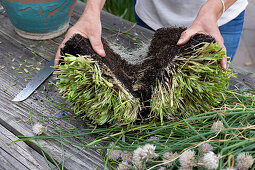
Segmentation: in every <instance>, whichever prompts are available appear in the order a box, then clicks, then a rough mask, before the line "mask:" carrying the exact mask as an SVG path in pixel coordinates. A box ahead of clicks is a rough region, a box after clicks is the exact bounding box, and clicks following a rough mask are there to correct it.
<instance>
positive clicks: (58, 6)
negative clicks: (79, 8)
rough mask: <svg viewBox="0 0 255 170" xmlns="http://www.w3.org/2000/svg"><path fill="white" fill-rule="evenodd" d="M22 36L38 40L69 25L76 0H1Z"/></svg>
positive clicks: (57, 32) (52, 34) (59, 31)
mask: <svg viewBox="0 0 255 170" xmlns="http://www.w3.org/2000/svg"><path fill="white" fill-rule="evenodd" d="M0 2H1V4H2V5H3V7H4V8H5V10H6V13H7V15H8V17H9V19H10V20H11V23H12V24H13V26H14V28H15V31H16V32H17V33H18V34H19V35H20V36H22V37H25V38H29V39H36V40H43V39H50V38H54V37H57V36H59V35H61V34H62V33H64V32H65V31H66V30H67V29H68V27H69V21H70V17H71V14H72V11H73V8H74V5H75V2H76V0H37V1H34V0H0Z"/></svg>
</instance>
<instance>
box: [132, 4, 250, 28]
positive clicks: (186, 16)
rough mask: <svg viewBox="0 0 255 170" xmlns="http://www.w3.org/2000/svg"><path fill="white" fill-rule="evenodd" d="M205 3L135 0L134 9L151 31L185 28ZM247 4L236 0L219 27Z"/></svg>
mask: <svg viewBox="0 0 255 170" xmlns="http://www.w3.org/2000/svg"><path fill="white" fill-rule="evenodd" d="M218 1H220V0H218ZM205 2H206V0H137V2H136V6H135V9H136V13H137V15H138V16H139V17H140V18H141V19H142V20H143V21H144V22H145V23H146V24H147V25H149V26H150V27H151V28H153V29H158V28H160V27H167V26H186V27H187V26H189V25H190V24H191V23H192V22H193V21H194V19H195V17H196V15H197V13H198V11H199V9H200V7H201V6H202V5H203V4H204V3H205ZM247 4H248V1H247V0H237V1H236V2H235V3H234V4H233V5H232V6H231V7H230V8H229V9H228V10H227V11H225V13H224V14H223V15H222V16H221V18H220V19H219V20H218V24H219V26H220V25H223V24H225V23H227V22H229V21H230V20H232V19H234V18H235V17H237V16H238V15H239V14H240V13H241V12H242V11H243V10H244V9H245V8H246V6H247Z"/></svg>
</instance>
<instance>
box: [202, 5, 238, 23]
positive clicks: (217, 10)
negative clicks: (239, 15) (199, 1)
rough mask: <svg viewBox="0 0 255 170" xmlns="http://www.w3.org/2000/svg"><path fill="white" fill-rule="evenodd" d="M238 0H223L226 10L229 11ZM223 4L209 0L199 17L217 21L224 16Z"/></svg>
mask: <svg viewBox="0 0 255 170" xmlns="http://www.w3.org/2000/svg"><path fill="white" fill-rule="evenodd" d="M236 1H237V0H223V2H224V5H225V10H227V9H228V8H229V7H230V6H231V5H233V4H234V3H235V2H236ZM223 9H224V7H223V4H222V2H221V0H207V2H206V3H205V4H204V5H203V6H202V7H201V9H200V11H199V13H198V17H203V16H206V17H209V18H211V19H213V20H215V21H217V20H218V19H219V18H220V17H221V15H222V14H223Z"/></svg>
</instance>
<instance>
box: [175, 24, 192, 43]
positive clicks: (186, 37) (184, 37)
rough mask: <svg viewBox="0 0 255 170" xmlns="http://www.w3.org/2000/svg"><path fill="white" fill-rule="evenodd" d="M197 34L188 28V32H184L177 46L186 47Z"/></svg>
mask: <svg viewBox="0 0 255 170" xmlns="http://www.w3.org/2000/svg"><path fill="white" fill-rule="evenodd" d="M195 34H196V32H195V31H194V30H193V29H190V28H188V29H187V30H185V31H183V32H182V34H181V37H180V39H179V41H178V42H177V45H184V44H185V43H187V42H188V41H189V40H190V38H191V37H192V36H194V35H195Z"/></svg>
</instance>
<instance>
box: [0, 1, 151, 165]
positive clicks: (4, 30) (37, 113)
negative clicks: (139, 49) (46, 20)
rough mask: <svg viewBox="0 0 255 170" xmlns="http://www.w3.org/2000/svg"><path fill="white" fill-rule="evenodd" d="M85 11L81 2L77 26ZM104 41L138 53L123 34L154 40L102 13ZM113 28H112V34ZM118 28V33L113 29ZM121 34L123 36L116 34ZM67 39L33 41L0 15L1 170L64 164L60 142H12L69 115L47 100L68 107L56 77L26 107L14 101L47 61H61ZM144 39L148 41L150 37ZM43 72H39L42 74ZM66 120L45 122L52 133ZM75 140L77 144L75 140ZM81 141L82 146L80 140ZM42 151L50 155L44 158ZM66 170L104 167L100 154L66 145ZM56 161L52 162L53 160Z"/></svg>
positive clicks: (71, 123) (75, 16)
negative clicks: (59, 54)
mask: <svg viewBox="0 0 255 170" xmlns="http://www.w3.org/2000/svg"><path fill="white" fill-rule="evenodd" d="M83 8H84V3H81V2H77V4H76V7H75V10H74V13H73V16H72V18H71V25H73V24H74V23H75V22H76V21H77V19H78V18H79V16H80V15H81V13H82V11H83ZM102 26H103V27H104V28H105V29H103V37H105V38H107V39H108V40H110V41H111V42H116V43H118V44H121V45H123V46H125V47H131V48H135V47H136V45H134V41H133V40H131V39H129V38H128V37H127V36H124V35H125V34H123V33H121V31H124V32H125V31H128V32H130V33H132V34H140V33H141V32H143V35H144V36H143V37H147V38H151V36H152V32H151V31H148V30H146V29H144V28H142V27H139V26H135V25H134V24H133V23H130V22H127V21H124V20H122V19H120V18H118V17H115V16H113V15H111V14H109V13H106V12H102ZM109 28H110V29H109ZM111 29H115V31H113V30H111ZM116 30H119V31H116ZM62 40H63V36H61V37H58V38H55V39H53V40H47V41H33V40H28V39H24V38H22V37H20V36H18V35H17V34H16V33H15V32H14V27H13V26H12V24H11V23H10V20H9V19H8V17H7V16H6V14H1V15H0V82H1V83H0V98H1V99H0V169H1V170H3V169H8V170H10V169H22V170H24V169H33V170H34V169H49V168H50V166H52V167H54V165H53V164H51V163H50V166H49V165H48V163H47V161H46V159H45V158H44V156H43V154H45V155H46V156H47V157H48V160H51V162H52V161H53V159H54V161H56V162H57V163H61V162H62V160H63V155H62V147H61V143H60V142H59V141H55V140H39V141H34V142H35V143H37V144H35V143H34V142H30V141H26V142H16V143H12V144H11V145H8V143H10V142H12V141H14V140H17V139H19V138H22V136H34V134H33V132H32V125H31V122H32V123H33V124H34V123H36V122H37V121H40V120H44V119H46V118H49V116H54V117H58V116H59V117H60V115H61V114H68V113H66V112H65V111H63V110H61V109H59V108H57V107H55V106H53V105H52V104H50V103H49V102H47V101H46V100H45V99H47V100H49V101H54V102H57V103H62V102H64V101H63V99H62V98H61V96H60V94H58V92H57V90H56V88H55V87H54V86H52V85H49V82H50V81H53V82H54V76H51V77H50V78H49V79H48V80H47V81H46V82H44V83H43V84H42V85H41V86H40V88H39V89H37V91H36V92H34V93H33V94H32V95H31V96H30V97H29V98H28V99H26V100H25V101H23V102H12V101H11V100H12V99H13V98H14V97H15V96H16V95H17V94H18V93H19V92H20V90H21V89H22V88H24V87H25V86H26V84H27V82H28V81H29V79H31V78H33V77H34V76H35V75H36V73H37V72H38V68H42V67H43V66H44V65H45V63H46V62H48V61H49V60H50V59H51V58H52V57H54V56H55V53H56V49H57V47H58V45H59V43H60V42H61V41H62ZM143 40H146V38H144V39H143ZM36 68H37V69H36ZM60 121H61V120H52V121H46V122H42V123H43V124H44V125H45V126H47V128H48V129H55V127H56V126H59V124H60ZM62 126H63V128H66V129H68V128H72V127H74V126H75V127H80V128H82V126H81V125H80V123H79V119H77V121H68V120H62ZM52 134H54V131H50V130H49V131H47V132H45V133H44V135H52ZM69 140H71V141H72V140H74V141H75V139H69ZM76 142H77V141H76ZM40 147H42V148H43V149H44V150H45V151H47V153H48V154H47V153H46V152H44V153H42V152H41V149H40ZM63 149H64V156H65V158H68V157H70V156H71V157H70V158H69V159H66V160H65V162H64V168H65V169H75V170H79V169H95V168H97V169H102V167H103V166H104V162H103V161H102V160H101V158H100V155H99V154H98V153H97V152H96V150H93V149H84V148H80V147H76V146H72V145H71V144H66V143H63ZM50 156H52V157H51V158H49V157H50Z"/></svg>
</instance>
